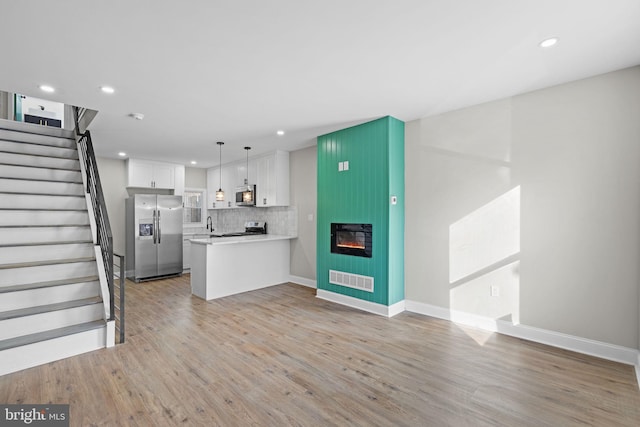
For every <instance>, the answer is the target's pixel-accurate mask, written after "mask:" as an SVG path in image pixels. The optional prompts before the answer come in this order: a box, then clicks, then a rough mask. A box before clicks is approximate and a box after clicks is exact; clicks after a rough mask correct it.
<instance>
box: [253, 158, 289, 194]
mask: <svg viewBox="0 0 640 427" xmlns="http://www.w3.org/2000/svg"><path fill="white" fill-rule="evenodd" d="M256 169H257V170H256V174H257V179H256V193H257V196H256V206H289V153H288V152H287V151H276V152H274V153H271V154H269V155H266V156H262V157H258V158H257V159H256Z"/></svg>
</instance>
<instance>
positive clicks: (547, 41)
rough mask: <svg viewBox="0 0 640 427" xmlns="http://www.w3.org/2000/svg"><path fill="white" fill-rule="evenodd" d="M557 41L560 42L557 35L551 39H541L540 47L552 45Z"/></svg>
mask: <svg viewBox="0 0 640 427" xmlns="http://www.w3.org/2000/svg"><path fill="white" fill-rule="evenodd" d="M556 43H558V38H557V37H551V38H549V39H546V40H543V41H541V42H540V47H551V46H553V45H555V44H556Z"/></svg>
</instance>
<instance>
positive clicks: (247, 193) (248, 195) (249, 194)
mask: <svg viewBox="0 0 640 427" xmlns="http://www.w3.org/2000/svg"><path fill="white" fill-rule="evenodd" d="M244 149H245V150H246V151H247V177H246V178H245V179H244V185H245V186H246V188H245V190H244V191H243V192H242V201H243V202H244V203H251V202H253V188H251V186H250V185H249V150H251V147H244Z"/></svg>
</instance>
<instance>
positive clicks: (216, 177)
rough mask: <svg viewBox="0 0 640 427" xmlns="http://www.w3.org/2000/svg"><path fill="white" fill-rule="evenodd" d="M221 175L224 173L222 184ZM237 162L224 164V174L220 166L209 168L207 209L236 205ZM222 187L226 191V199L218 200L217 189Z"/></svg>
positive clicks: (227, 207) (226, 207)
mask: <svg viewBox="0 0 640 427" xmlns="http://www.w3.org/2000/svg"><path fill="white" fill-rule="evenodd" d="M220 175H222V184H220ZM236 176H237V170H236V164H231V165H222V174H221V173H220V167H215V168H209V169H207V200H208V204H207V209H229V208H235V207H236V184H235V182H236ZM219 188H222V191H224V200H223V201H221V202H220V201H216V191H218V189H219Z"/></svg>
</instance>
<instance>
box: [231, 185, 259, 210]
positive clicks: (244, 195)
mask: <svg viewBox="0 0 640 427" xmlns="http://www.w3.org/2000/svg"><path fill="white" fill-rule="evenodd" d="M255 205H256V185H255V184H253V185H243V186H241V187H238V188H236V206H255Z"/></svg>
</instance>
